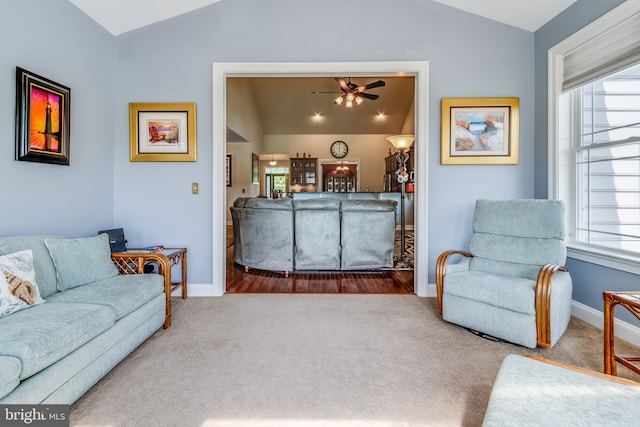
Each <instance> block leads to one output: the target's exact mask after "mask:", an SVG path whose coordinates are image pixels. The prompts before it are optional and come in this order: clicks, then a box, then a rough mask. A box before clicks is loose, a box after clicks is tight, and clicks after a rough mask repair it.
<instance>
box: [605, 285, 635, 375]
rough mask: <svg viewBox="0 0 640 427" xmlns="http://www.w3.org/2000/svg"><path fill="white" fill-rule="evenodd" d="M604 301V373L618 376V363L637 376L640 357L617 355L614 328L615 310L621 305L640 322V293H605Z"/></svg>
mask: <svg viewBox="0 0 640 427" xmlns="http://www.w3.org/2000/svg"><path fill="white" fill-rule="evenodd" d="M602 298H603V299H604V373H605V374H609V375H617V374H618V371H617V365H616V362H617V363H620V364H621V365H624V366H626V367H627V368H629V369H630V370H632V371H633V372H635V373H636V374H640V366H639V365H638V364H637V363H634V362H639V361H640V355H624V354H616V353H615V349H614V342H615V334H614V330H613V326H614V323H615V317H614V309H615V307H616V305H620V306H622V307H624V308H626V309H627V310H629V312H630V313H631V314H633V315H634V316H635V317H636V318H637V319H638V320H640V292H638V291H628V292H614V291H605V292H603V293H602Z"/></svg>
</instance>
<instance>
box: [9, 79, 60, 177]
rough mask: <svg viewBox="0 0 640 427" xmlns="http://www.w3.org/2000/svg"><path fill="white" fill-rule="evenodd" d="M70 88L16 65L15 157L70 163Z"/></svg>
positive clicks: (44, 161) (34, 160)
mask: <svg viewBox="0 0 640 427" xmlns="http://www.w3.org/2000/svg"><path fill="white" fill-rule="evenodd" d="M70 97H71V89H69V88H68V87H66V86H63V85H61V84H58V83H56V82H54V81H52V80H49V79H47V78H44V77H41V76H39V75H37V74H34V73H31V72H29V71H27V70H24V69H22V68H20V67H16V114H17V117H16V160H24V161H29V162H39V163H53V164H59V165H68V164H69V147H70V140H69V127H70V119H69V116H70V112H71V106H70Z"/></svg>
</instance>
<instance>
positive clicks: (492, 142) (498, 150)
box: [449, 107, 509, 156]
mask: <svg viewBox="0 0 640 427" xmlns="http://www.w3.org/2000/svg"><path fill="white" fill-rule="evenodd" d="M451 135H455V137H454V138H451V145H450V148H449V149H450V153H451V156H487V155H491V156H508V155H509V107H484V108H472V107H456V108H451Z"/></svg>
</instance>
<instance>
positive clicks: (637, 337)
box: [571, 301, 640, 346]
mask: <svg viewBox="0 0 640 427" xmlns="http://www.w3.org/2000/svg"><path fill="white" fill-rule="evenodd" d="M571 314H572V315H574V316H575V317H577V318H578V319H580V320H584V321H585V322H587V323H589V324H590V325H593V326H595V327H596V328H598V329H604V313H603V312H602V311H600V310H596V309H595V308H592V307H589V306H587V305H584V304H582V303H579V302H576V301H572V302H571ZM613 328H614V333H615V336H616V337H618V338H620V339H623V340H625V341H627V342H629V343H631V344H633V345H636V346H640V328H639V327H637V326H634V325H632V324H630V323H627V322H625V321H622V320H619V319H615V321H614V326H613Z"/></svg>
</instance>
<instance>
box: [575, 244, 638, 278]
mask: <svg viewBox="0 0 640 427" xmlns="http://www.w3.org/2000/svg"><path fill="white" fill-rule="evenodd" d="M567 257H569V258H574V259H577V260H580V261H586V262H590V263H592V264H597V265H601V266H603V267H609V268H613V269H616V270H621V271H626V272H627V273H633V274H639V275H640V256H634V255H629V254H627V253H622V252H617V251H615V250H607V249H605V248H596V247H593V246H589V245H583V244H579V243H569V244H567Z"/></svg>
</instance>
